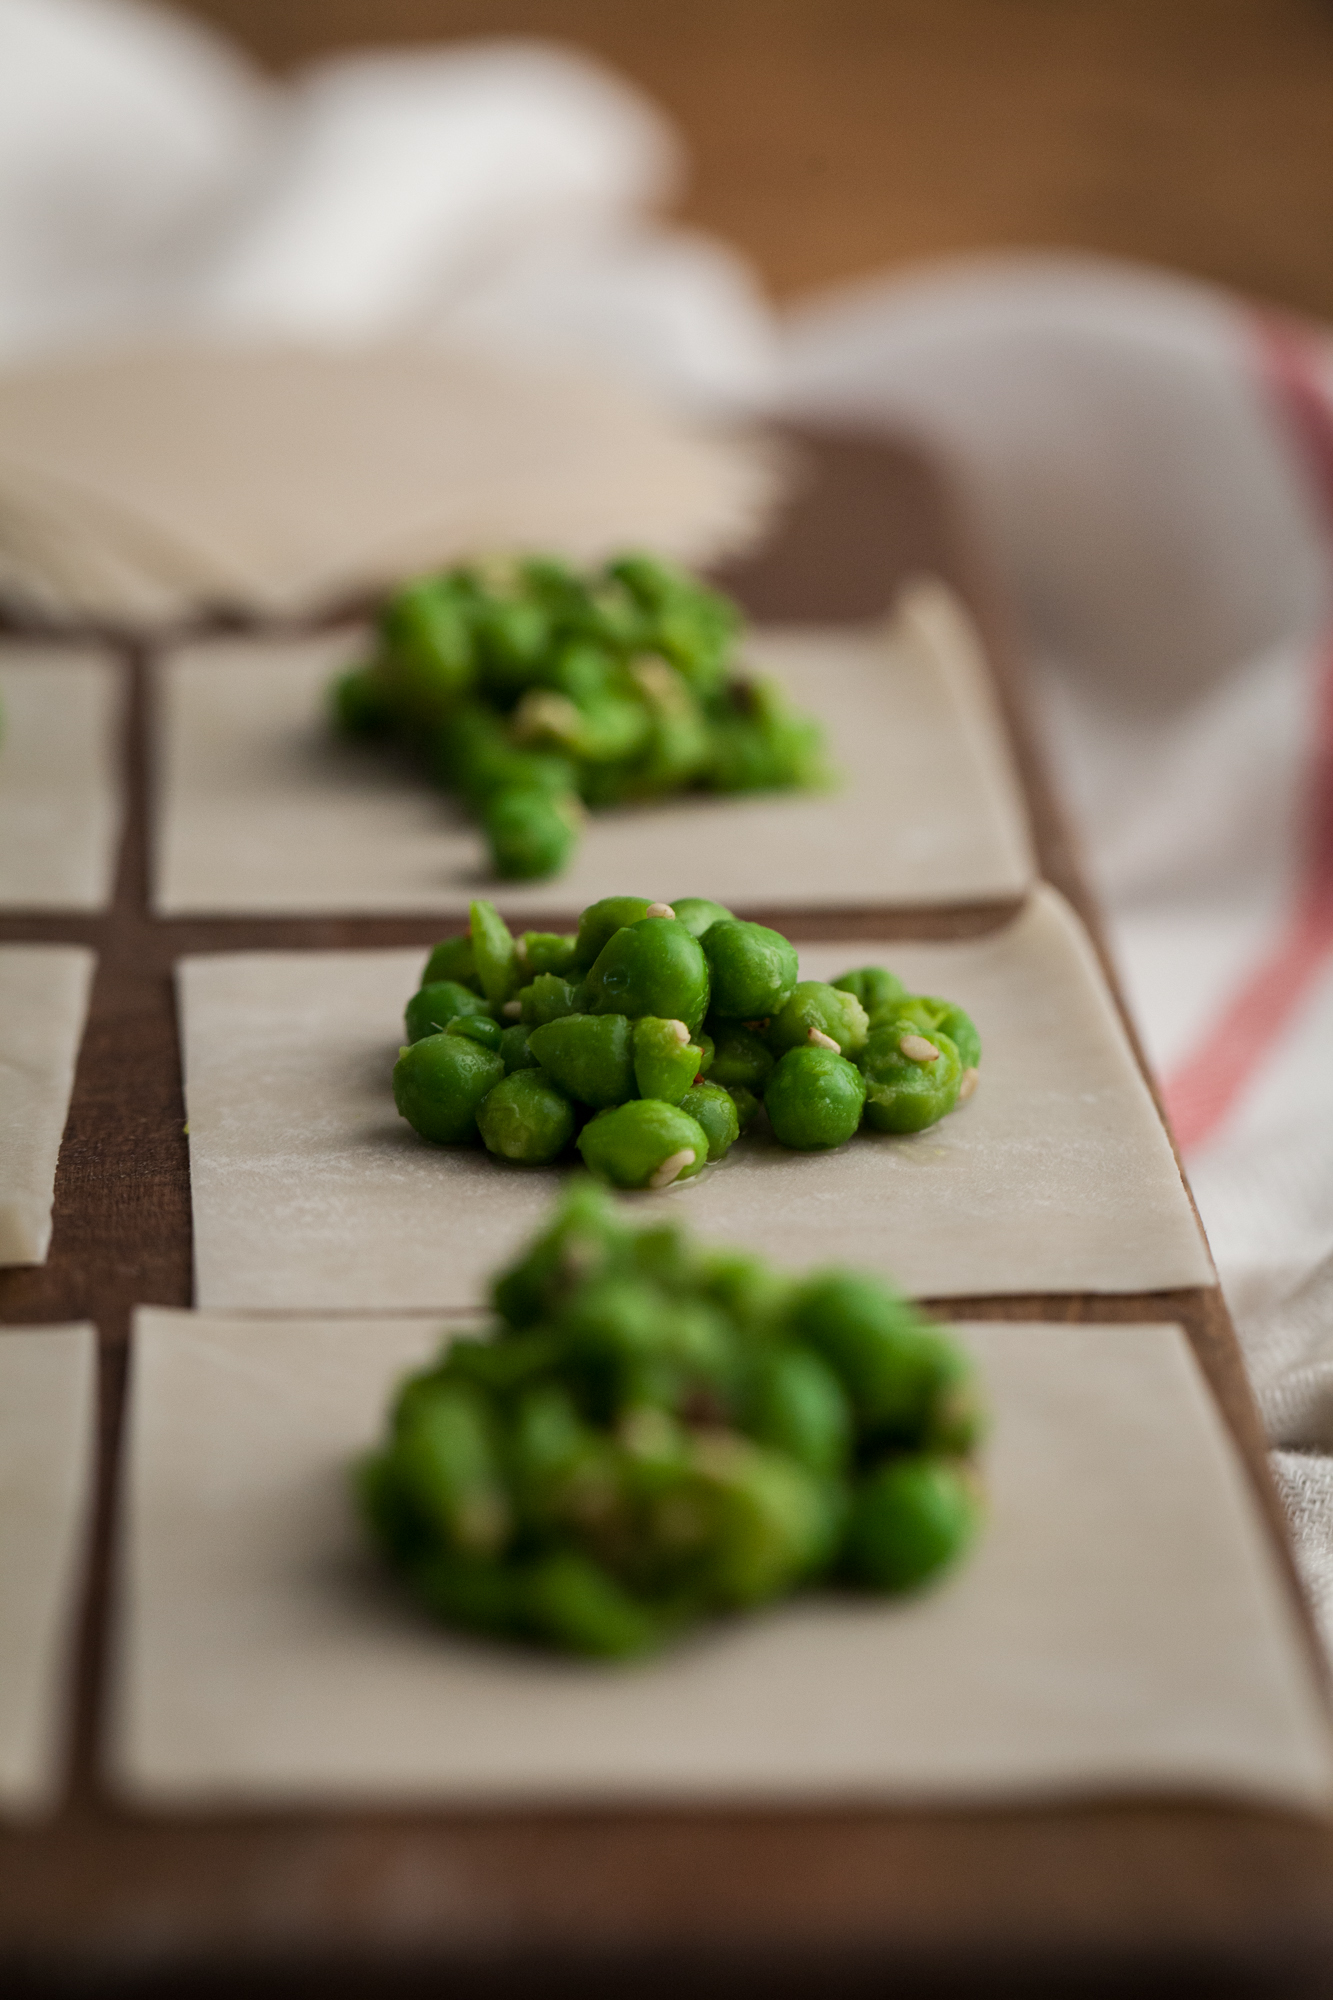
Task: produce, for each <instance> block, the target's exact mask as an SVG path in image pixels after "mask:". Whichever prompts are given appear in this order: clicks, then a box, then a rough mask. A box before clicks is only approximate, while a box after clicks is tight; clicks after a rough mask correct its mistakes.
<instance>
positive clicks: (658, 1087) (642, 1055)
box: [632, 1014, 701, 1104]
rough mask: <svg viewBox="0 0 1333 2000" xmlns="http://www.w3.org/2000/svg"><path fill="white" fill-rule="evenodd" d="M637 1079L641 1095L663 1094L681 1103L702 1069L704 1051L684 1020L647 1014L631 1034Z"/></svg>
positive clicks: (664, 1096)
mask: <svg viewBox="0 0 1333 2000" xmlns="http://www.w3.org/2000/svg"><path fill="white" fill-rule="evenodd" d="M632 1044H633V1051H634V1081H635V1083H636V1085H637V1086H638V1092H639V1095H640V1097H660V1098H661V1099H662V1100H663V1102H664V1103H667V1104H679V1103H680V1101H681V1099H682V1097H684V1095H685V1093H686V1091H687V1090H688V1089H689V1088H690V1085H691V1084H692V1083H693V1082H694V1079H695V1077H696V1076H697V1074H698V1071H699V1057H700V1054H701V1051H700V1049H699V1046H698V1044H697V1043H695V1042H692V1041H691V1040H690V1038H689V1031H688V1029H687V1028H686V1027H685V1024H684V1022H683V1021H663V1020H660V1019H659V1018H658V1017H657V1016H656V1015H655V1014H644V1015H642V1016H641V1017H640V1018H639V1019H638V1020H637V1021H636V1022H635V1023H634V1028H633V1034H632Z"/></svg>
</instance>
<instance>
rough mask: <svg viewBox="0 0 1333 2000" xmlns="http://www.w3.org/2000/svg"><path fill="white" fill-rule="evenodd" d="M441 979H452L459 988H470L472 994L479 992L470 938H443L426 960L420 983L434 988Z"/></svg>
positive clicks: (479, 982)
mask: <svg viewBox="0 0 1333 2000" xmlns="http://www.w3.org/2000/svg"><path fill="white" fill-rule="evenodd" d="M442 979H452V980H454V981H455V982H456V983H457V984H458V985H459V986H470V987H471V988H472V991H473V992H474V993H480V992H481V981H480V980H479V979H478V977H477V961H476V959H475V957H474V956H473V952H472V940H471V938H470V937H452V938H445V940H444V942H443V943H442V944H437V945H436V947H435V949H434V951H433V952H432V953H431V955H430V957H429V958H428V959H427V960H426V964H425V969H424V970H423V972H422V974H421V983H422V985H423V986H434V985H436V984H438V982H439V981H440V980H442Z"/></svg>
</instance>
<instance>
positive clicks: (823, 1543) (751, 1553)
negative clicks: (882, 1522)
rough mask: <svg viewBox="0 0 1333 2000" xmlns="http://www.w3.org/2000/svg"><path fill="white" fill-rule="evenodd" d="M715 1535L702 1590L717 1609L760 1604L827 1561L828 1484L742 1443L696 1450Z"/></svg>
mask: <svg viewBox="0 0 1333 2000" xmlns="http://www.w3.org/2000/svg"><path fill="white" fill-rule="evenodd" d="M695 1469H696V1472H697V1474H698V1479H699V1486H700V1488H701V1494H702V1497H703V1499H704V1500H705V1502H706V1503H709V1504H710V1508H711V1512H712V1515H713V1524H712V1525H713V1533H712V1536H711V1537H710V1545H709V1547H708V1550H707V1558H706V1564H705V1566H704V1570H705V1573H704V1578H703V1582H704V1587H705V1589H706V1591H707V1594H708V1596H709V1598H710V1599H711V1600H712V1601H713V1602H714V1603H716V1604H722V1605H737V1606H739V1605H745V1604H761V1603H763V1602H765V1601H766V1600H767V1599H768V1598H772V1597H777V1596H780V1595H781V1594H782V1593H783V1592H784V1591H787V1590H790V1589H792V1587H793V1586H794V1585H795V1584H797V1583H798V1582H799V1581H800V1580H801V1578H802V1577H804V1576H807V1575H809V1574H810V1572H811V1571H812V1570H814V1569H816V1568H818V1566H819V1565H820V1563H821V1562H824V1561H826V1560H827V1559H828V1556H829V1554H830V1553H831V1548H832V1544H833V1542H834V1539H835V1536H836V1533H837V1530H838V1527H839V1525H840V1522H839V1518H838V1514H837V1512H836V1510H835V1506H834V1504H833V1496H832V1495H831V1493H830V1491H829V1488H828V1486H827V1484H826V1483H825V1482H824V1481H821V1480H818V1479H815V1478H813V1477H812V1476H811V1474H810V1473H809V1472H808V1471H807V1470H806V1469H805V1467H804V1466H803V1465H800V1464H799V1463H798V1462H797V1461H796V1460H795V1459H792V1458H789V1457H787V1456H785V1455H784V1454H782V1453H780V1452H776V1451H767V1450H765V1449H764V1448H763V1447H762V1446H760V1445H756V1444H752V1443H750V1442H749V1441H748V1440H746V1439H743V1438H740V1437H735V1436H731V1437H721V1438H718V1439H717V1440H716V1442H714V1441H713V1440H711V1439H704V1440H701V1441H700V1442H699V1443H698V1444H697V1445H696V1448H695Z"/></svg>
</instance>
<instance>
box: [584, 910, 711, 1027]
mask: <svg viewBox="0 0 1333 2000" xmlns="http://www.w3.org/2000/svg"><path fill="white" fill-rule="evenodd" d="M588 1008H589V1011H590V1012H591V1013H593V1014H609V1013H616V1014H628V1015H629V1017H630V1018H631V1020H637V1019H638V1017H639V1016H640V1015H643V1014H655V1015H656V1016H657V1017H658V1018H659V1019H660V1020H664V1021H683V1022H684V1023H685V1026H686V1027H687V1028H688V1029H689V1031H690V1033H691V1035H693V1034H694V1032H695V1031H696V1029H697V1028H699V1026H700V1025H701V1024H702V1021H703V1018H704V1015H705V1014H706V1013H707V1011H708V964H707V961H706V960H705V958H704V953H703V947H702V946H701V945H700V943H699V941H698V939H697V938H695V937H692V936H691V934H690V932H689V931H687V930H686V928H685V926H684V924H678V923H677V922H676V920H675V918H674V917H640V918H639V920H638V921H637V922H636V923H633V924H626V925H624V926H622V928H621V929H620V930H618V931H614V932H613V933H612V935H611V936H610V937H609V938H608V939H607V941H606V943H605V944H604V945H603V946H602V949H601V950H600V951H599V952H598V954H597V957H596V959H595V960H594V961H593V965H592V969H591V971H590V972H589V974H588Z"/></svg>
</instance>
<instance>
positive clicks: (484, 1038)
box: [444, 1014, 504, 1055]
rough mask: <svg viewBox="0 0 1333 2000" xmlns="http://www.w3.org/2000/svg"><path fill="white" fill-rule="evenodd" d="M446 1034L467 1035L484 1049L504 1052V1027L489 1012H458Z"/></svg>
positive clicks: (498, 1052)
mask: <svg viewBox="0 0 1333 2000" xmlns="http://www.w3.org/2000/svg"><path fill="white" fill-rule="evenodd" d="M444 1032H445V1034H446V1035H466V1037H467V1039H468V1040H469V1041H470V1042H477V1043H478V1044H479V1045H480V1046H481V1047H482V1048H483V1049H494V1050H495V1051H496V1052H497V1054H501V1055H502V1054H503V1051H502V1050H501V1048H500V1044H501V1043H502V1042H503V1041H504V1029H503V1028H502V1027H501V1026H500V1023H499V1022H498V1021H493V1020H492V1019H491V1017H490V1015H489V1014H456V1015H455V1016H454V1018H453V1020H452V1021H451V1022H450V1023H449V1025H448V1027H447V1028H446V1029H445V1031H444Z"/></svg>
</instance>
